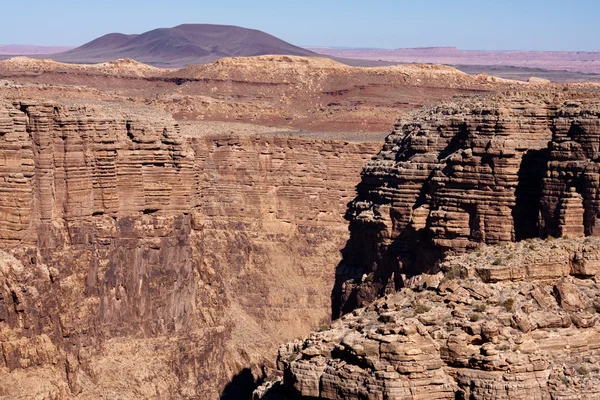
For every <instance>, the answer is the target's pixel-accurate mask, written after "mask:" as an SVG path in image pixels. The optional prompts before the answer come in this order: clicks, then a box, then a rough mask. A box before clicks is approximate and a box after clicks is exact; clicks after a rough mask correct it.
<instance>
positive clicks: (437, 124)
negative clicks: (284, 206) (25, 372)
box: [334, 93, 600, 313]
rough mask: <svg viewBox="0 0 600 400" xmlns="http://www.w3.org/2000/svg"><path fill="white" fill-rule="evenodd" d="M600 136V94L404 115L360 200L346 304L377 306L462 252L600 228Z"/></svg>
mask: <svg viewBox="0 0 600 400" xmlns="http://www.w3.org/2000/svg"><path fill="white" fill-rule="evenodd" d="M599 135H600V103H599V102H598V100H597V99H596V98H594V94H593V93H578V94H564V93H561V94H560V95H559V94H556V95H555V94H543V93H529V94H522V93H508V94H504V95H498V96H492V97H490V98H487V99H482V98H474V99H465V100H462V101H455V102H447V103H444V104H442V105H439V106H436V107H433V108H427V109H424V110H421V111H419V112H417V113H413V114H411V115H408V116H404V117H402V118H401V119H400V120H399V121H398V123H397V125H396V129H395V131H394V132H393V133H392V134H391V135H390V136H388V137H387V139H386V142H385V144H384V146H383V148H382V150H381V151H380V152H379V153H378V155H377V156H376V157H374V158H373V159H372V160H371V161H369V163H368V164H367V165H366V167H365V169H364V170H363V173H362V181H361V183H360V184H359V186H358V196H357V198H356V199H355V200H353V202H352V203H351V205H350V206H349V209H348V215H347V217H348V219H349V220H350V231H351V239H350V242H349V244H348V246H347V247H346V250H345V257H344V260H343V262H342V263H341V264H340V266H339V271H340V276H341V278H340V279H339V280H338V282H337V283H336V288H335V291H336V293H335V295H334V296H335V299H336V300H335V302H336V304H335V305H334V309H337V311H336V312H338V313H340V312H341V313H344V312H348V311H351V310H352V309H353V308H355V307H357V306H363V305H366V304H368V303H369V302H370V301H372V300H374V299H375V298H377V297H379V296H381V295H383V294H385V293H386V292H389V291H394V290H396V289H399V288H401V287H402V286H403V281H404V280H405V279H406V277H410V276H413V275H416V274H419V273H421V272H431V271H433V268H435V265H436V261H437V260H439V259H441V258H442V257H443V256H444V255H446V254H449V253H452V252H459V253H460V252H464V251H466V250H469V249H475V248H476V247H478V246H480V245H482V244H497V243H505V242H511V241H518V240H522V239H527V238H535V237H540V236H541V237H546V236H548V235H550V236H555V237H556V236H560V235H563V234H566V235H569V234H571V235H578V236H581V235H583V234H584V233H585V234H586V235H594V234H597V233H596V232H595V231H596V230H597V227H596V221H597V215H598V212H600V207H599V204H600V203H599V198H600V197H598V187H599V185H598V177H599V176H600V175H599V173H598V171H599V169H598V166H599V164H598V162H597V152H598V143H597V142H598V137H599ZM344 275H345V278H344V277H343V276H344Z"/></svg>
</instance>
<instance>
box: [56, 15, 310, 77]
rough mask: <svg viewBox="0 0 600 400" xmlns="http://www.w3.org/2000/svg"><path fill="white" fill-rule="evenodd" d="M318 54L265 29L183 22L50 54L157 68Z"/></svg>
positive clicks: (58, 58) (58, 57) (68, 59)
mask: <svg viewBox="0 0 600 400" xmlns="http://www.w3.org/2000/svg"><path fill="white" fill-rule="evenodd" d="M266 54H280V55H292V56H316V55H317V54H316V53H314V52H312V51H310V50H306V49H303V48H300V47H297V46H294V45H292V44H290V43H288V42H285V41H283V40H281V39H278V38H276V37H275V36H272V35H269V34H267V33H265V32H262V31H258V30H254V29H246V28H241V27H237V26H229V25H209V24H184V25H179V26H176V27H174V28H160V29H154V30H151V31H148V32H145V33H142V34H139V35H125V34H122V33H110V34H108V35H104V36H102V37H99V38H97V39H95V40H92V41H91V42H89V43H86V44H84V45H82V46H80V47H77V48H75V49H72V50H69V51H66V52H63V53H59V54H54V55H51V56H50V58H52V59H54V60H56V61H61V62H68V63H100V62H106V61H112V60H116V59H122V58H131V59H134V60H136V61H139V62H143V63H146V64H150V65H154V66H157V67H171V68H173V67H182V66H186V65H190V64H205V63H209V62H212V61H215V60H218V59H220V58H223V57H247V56H259V55H266Z"/></svg>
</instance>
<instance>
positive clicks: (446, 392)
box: [255, 92, 600, 399]
mask: <svg viewBox="0 0 600 400" xmlns="http://www.w3.org/2000/svg"><path fill="white" fill-rule="evenodd" d="M599 137H600V100H598V97H597V93H593V92H592V93H590V92H587V93H560V94H547V93H546V94H543V93H515V92H512V93H505V94H502V95H495V96H491V97H487V98H474V99H473V98H470V99H464V100H458V101H455V102H451V103H445V104H442V105H440V106H437V107H433V108H427V109H424V110H422V111H420V112H417V113H414V114H412V115H409V116H404V117H402V118H401V119H400V120H399V121H398V123H397V125H396V129H395V131H394V132H393V133H392V134H391V135H390V136H388V137H387V139H386V142H385V144H384V146H383V148H382V150H381V151H380V152H379V153H378V154H377V156H375V157H374V158H372V159H371V160H370V161H369V162H368V163H367V165H366V166H365V168H364V169H363V172H362V181H361V183H360V184H359V185H358V187H357V190H358V193H357V197H356V198H355V199H354V200H353V201H352V202H351V203H350V204H349V209H348V213H347V215H346V216H347V218H348V219H349V220H350V233H351V237H350V240H349V241H348V243H347V245H346V248H345V249H344V252H343V254H344V258H343V260H342V262H341V263H340V264H339V265H338V275H337V277H336V278H337V280H336V286H335V287H334V291H333V298H332V300H333V312H334V315H340V316H341V318H340V319H338V320H336V321H334V323H333V324H332V325H331V327H330V329H328V330H324V331H321V332H318V333H313V334H311V335H310V336H309V337H308V338H307V339H305V340H298V341H295V342H292V343H289V344H287V345H284V346H282V347H280V350H279V357H278V367H279V369H280V370H281V371H282V374H283V378H282V379H281V380H280V381H278V382H275V383H269V384H267V385H264V386H262V387H261V388H259V389H258V390H257V391H256V392H255V398H264V399H277V398H284V399H287V398H310V399H313V398H324V399H421V398H422V399H425V398H427V399H431V398H435V399H455V398H465V399H467V398H468V399H509V398H526V397H532V398H556V399H559V398H560V399H567V398H583V396H586V397H585V398H600V392H599V391H598V387H599V386H598V382H599V381H600V375H598V372H599V371H600V365H598V355H599V351H598V349H600V344H599V343H598V332H599V329H600V324H599V323H598V316H597V314H598V312H599V311H598V310H599V309H600V308H598V305H599V304H600V303H599V302H598V289H599V287H598V282H597V279H598V278H597V275H598V271H599V270H598V268H599V266H600V263H599V254H600V251H599V250H600V247H599V243H600V242H599V241H598V239H597V238H596V236H598V227H597V218H599V217H598V215H599V211H600V209H599V207H598V204H599V203H598V200H599V197H598V187H599V185H598V182H599V180H600V169H599V167H600V164H598V138H599ZM584 236H588V237H585V238H584ZM554 237H560V239H554ZM542 238H543V239H542ZM365 306H366V307H365Z"/></svg>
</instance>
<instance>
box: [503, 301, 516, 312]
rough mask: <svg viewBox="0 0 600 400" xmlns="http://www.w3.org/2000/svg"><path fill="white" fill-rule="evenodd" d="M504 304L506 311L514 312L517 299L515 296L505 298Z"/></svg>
mask: <svg viewBox="0 0 600 400" xmlns="http://www.w3.org/2000/svg"><path fill="white" fill-rule="evenodd" d="M502 305H503V306H504V308H505V309H506V311H508V312H513V311H514V307H515V299H513V298H510V299H506V300H504V303H502Z"/></svg>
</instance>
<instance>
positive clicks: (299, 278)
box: [0, 101, 375, 398]
mask: <svg viewBox="0 0 600 400" xmlns="http://www.w3.org/2000/svg"><path fill="white" fill-rule="evenodd" d="M374 152H375V147H374V145H373V144H368V143H366V144H359V143H358V144H352V143H345V142H327V141H317V140H309V139H294V138H280V137H275V136H272V137H256V136H246V137H239V136H235V135H231V136H228V137H208V136H207V137H202V138H196V139H190V138H185V137H183V136H182V135H181V133H180V132H179V128H178V127H177V125H175V124H174V122H173V121H172V120H169V119H160V118H158V117H156V116H149V115H142V116H135V115H133V116H132V115H126V114H125V113H124V112H121V111H119V110H118V109H116V108H115V109H103V110H96V111H94V110H90V109H86V108H83V107H65V106H61V105H58V104H53V103H35V102H23V101H19V102H17V101H15V102H9V101H5V102H4V103H3V104H2V106H0V153H1V154H2V155H3V157H2V159H1V160H0V177H1V179H0V188H1V190H0V214H1V216H2V218H0V242H1V244H2V249H3V252H2V253H1V257H0V351H1V353H2V357H0V396H4V397H6V398H31V397H37V398H69V397H75V396H77V397H79V398H100V397H103V396H104V397H106V396H108V397H119V398H194V397H196V398H217V397H219V396H220V394H221V393H222V392H223V389H224V386H225V384H226V383H227V382H229V381H230V380H231V378H232V377H233V376H234V375H235V374H237V373H238V372H240V371H241V369H242V368H243V367H253V370H252V373H254V376H252V374H250V379H256V378H257V375H258V377H260V376H261V374H262V373H263V372H261V370H260V365H261V364H265V368H267V369H268V368H269V366H270V364H269V362H268V361H267V360H266V359H267V358H269V354H274V353H275V347H276V344H278V343H280V342H282V341H287V340H291V339H293V338H294V337H298V336H299V335H302V334H305V333H307V332H308V331H309V329H310V328H311V327H312V328H314V327H316V326H318V325H319V324H321V323H325V322H327V321H328V320H329V315H330V307H329V292H330V288H331V286H332V285H333V281H334V271H333V266H334V265H335V264H336V263H337V262H338V261H339V258H340V257H339V254H338V249H339V248H341V247H342V246H343V244H344V242H345V238H346V227H345V222H344V221H343V213H344V210H345V208H346V203H347V202H348V200H350V199H351V198H352V196H353V191H354V185H355V183H356V180H357V179H356V178H355V177H356V176H358V172H359V170H360V168H361V166H362V165H363V164H364V162H365V161H366V160H367V159H368V158H369V157H370V155H371V154H372V153H374ZM323 263H328V264H329V265H331V266H332V268H331V269H326V268H323ZM290 304H294V307H290ZM244 376H246V375H244Z"/></svg>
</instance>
